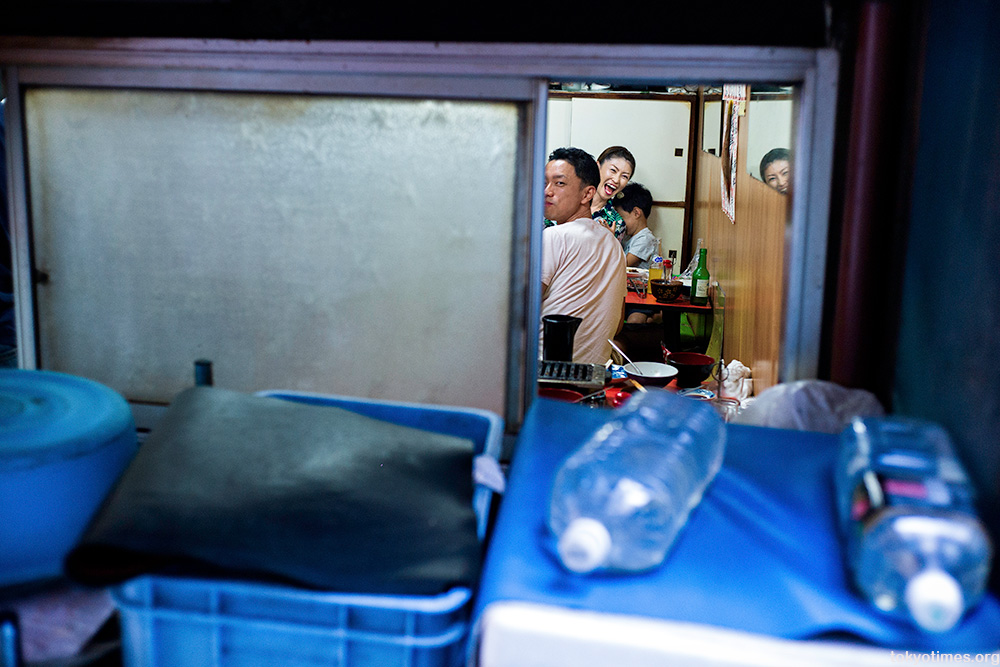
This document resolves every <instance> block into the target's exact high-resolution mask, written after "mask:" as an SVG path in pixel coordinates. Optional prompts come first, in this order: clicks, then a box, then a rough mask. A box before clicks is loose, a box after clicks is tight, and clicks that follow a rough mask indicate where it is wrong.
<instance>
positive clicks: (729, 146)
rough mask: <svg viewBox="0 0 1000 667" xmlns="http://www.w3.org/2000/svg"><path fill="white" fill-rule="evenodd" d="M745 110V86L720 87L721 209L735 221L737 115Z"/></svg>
mask: <svg viewBox="0 0 1000 667" xmlns="http://www.w3.org/2000/svg"><path fill="white" fill-rule="evenodd" d="M746 110H747V87H746V86H745V85H742V84H740V85H734V84H726V85H724V86H723V87H722V114H723V118H722V123H723V124H722V127H723V135H722V174H721V178H722V211H723V212H724V213H725V214H726V217H728V218H729V220H730V221H731V222H733V223H735V222H736V154H737V150H738V147H737V143H738V140H739V134H740V130H739V128H740V124H739V117H740V116H742V115H743V114H745V113H746Z"/></svg>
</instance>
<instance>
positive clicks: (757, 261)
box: [692, 116, 789, 393]
mask: <svg viewBox="0 0 1000 667" xmlns="http://www.w3.org/2000/svg"><path fill="white" fill-rule="evenodd" d="M746 120H747V117H746V116H744V117H742V118H740V133H739V134H740V137H739V142H740V145H741V146H744V147H745V146H746V145H747V127H748V123H747V122H746ZM720 171H721V164H720V160H719V158H718V157H716V156H714V155H710V154H708V153H704V152H702V153H699V155H698V165H697V169H696V178H695V193H694V219H693V225H694V229H693V231H694V236H693V242H692V248H693V247H694V243H696V242H697V239H698V238H701V239H703V241H704V244H705V247H706V248H708V269H709V271H710V272H711V274H712V277H713V278H715V279H716V280H718V281H719V285H720V286H721V287H722V289H723V291H725V293H726V313H725V317H726V320H725V336H724V339H723V356H724V359H725V360H726V362H727V363H728V362H729V361H730V360H732V359H739V360H740V361H741V362H743V363H744V364H746V365H747V366H749V367H750V369H751V370H752V372H753V378H754V392H755V393H760V392H761V391H763V390H764V389H766V388H768V387H770V386H772V385H775V384H777V383H778V371H779V366H778V365H779V360H780V358H781V355H780V351H781V330H782V312H783V303H784V257H785V242H786V240H785V239H786V234H785V231H786V224H787V223H786V221H787V219H788V214H789V208H788V203H789V202H788V197H787V196H785V195H782V194H780V193H778V192H776V191H774V190H772V189H771V188H769V187H768V186H766V185H764V184H763V183H761V182H760V181H758V180H756V179H754V178H752V177H751V176H750V174H748V173H747V169H746V157H745V151H741V152H739V153H738V155H737V176H736V206H735V211H736V222H735V223H733V222H730V220H729V218H728V217H727V216H726V214H725V213H723V212H722V198H721V175H720Z"/></svg>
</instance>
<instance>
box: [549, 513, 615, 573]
mask: <svg viewBox="0 0 1000 667" xmlns="http://www.w3.org/2000/svg"><path fill="white" fill-rule="evenodd" d="M557 548H558V550H559V558H560V559H561V560H562V562H563V565H565V566H566V567H567V568H568V569H569V570H571V571H573V572H579V573H581V574H583V573H586V572H592V571H593V570H596V569H597V568H598V567H600V566H601V565H603V564H604V562H605V561H606V560H607V558H608V554H609V553H611V534H610V533H609V532H608V529H607V528H605V527H604V524H603V523H601V522H600V521H597V520H596V519H589V518H587V517H580V518H579V519H573V520H572V521H570V523H569V525H568V526H566V532H564V533H563V534H562V537H560V538H559V545H558V547H557Z"/></svg>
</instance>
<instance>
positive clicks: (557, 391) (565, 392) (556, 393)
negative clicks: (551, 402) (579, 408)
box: [538, 387, 583, 403]
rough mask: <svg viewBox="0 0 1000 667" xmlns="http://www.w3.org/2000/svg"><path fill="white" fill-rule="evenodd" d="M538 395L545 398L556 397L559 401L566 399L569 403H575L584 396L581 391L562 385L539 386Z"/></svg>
mask: <svg viewBox="0 0 1000 667" xmlns="http://www.w3.org/2000/svg"><path fill="white" fill-rule="evenodd" d="M538 395H539V396H544V397H545V398H554V399H556V400H557V401H566V402H567V403H574V402H576V401H579V400H580V399H581V398H583V394H581V393H580V392H578V391H573V390H572V389H564V388H562V387H539V388H538Z"/></svg>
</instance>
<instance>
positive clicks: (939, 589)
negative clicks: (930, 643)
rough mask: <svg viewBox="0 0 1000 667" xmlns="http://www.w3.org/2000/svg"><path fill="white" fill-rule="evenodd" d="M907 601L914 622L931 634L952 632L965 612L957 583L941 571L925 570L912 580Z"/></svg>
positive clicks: (907, 591) (906, 594) (963, 600)
mask: <svg viewBox="0 0 1000 667" xmlns="http://www.w3.org/2000/svg"><path fill="white" fill-rule="evenodd" d="M904 598H905V600H906V606H907V608H909V610H910V615H911V616H913V620H915V621H916V622H917V625H919V626H920V627H921V628H923V629H924V630H927V631H929V632H946V631H948V630H951V629H952V628H953V627H955V624H956V623H958V619H960V618H961V617H962V612H963V611H965V599H964V596H963V595H962V589H961V588H959V586H958V582H957V581H955V578H954V577H952V576H951V575H950V574H948V573H947V572H943V571H941V570H926V571H924V572H921V573H920V574H918V575H917V576H915V577H914V578H913V579H911V580H910V583H908V584H907V585H906V592H905V594H904Z"/></svg>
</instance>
